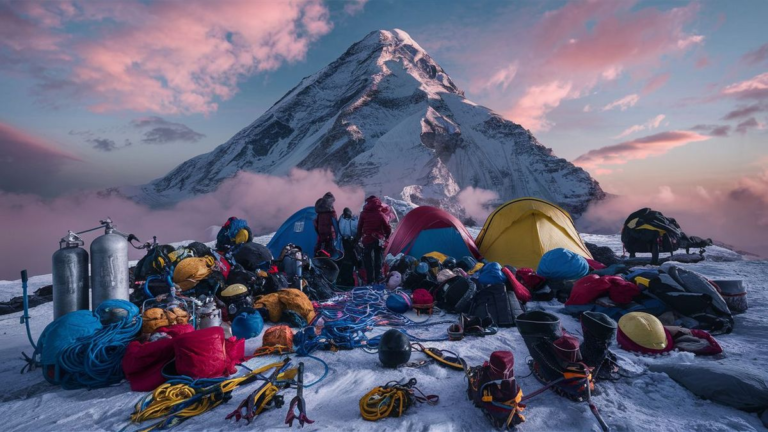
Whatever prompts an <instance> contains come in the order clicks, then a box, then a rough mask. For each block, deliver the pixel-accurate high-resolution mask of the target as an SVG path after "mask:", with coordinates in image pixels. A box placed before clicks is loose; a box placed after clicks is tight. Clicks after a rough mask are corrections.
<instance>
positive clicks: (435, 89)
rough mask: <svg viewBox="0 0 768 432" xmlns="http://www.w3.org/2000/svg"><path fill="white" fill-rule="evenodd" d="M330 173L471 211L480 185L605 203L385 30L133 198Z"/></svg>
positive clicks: (577, 175) (587, 182) (573, 171)
mask: <svg viewBox="0 0 768 432" xmlns="http://www.w3.org/2000/svg"><path fill="white" fill-rule="evenodd" d="M296 167H298V168H302V169H307V170H310V169H329V170H331V171H333V173H334V175H335V176H336V180H337V181H338V182H339V183H340V184H343V185H354V186H359V187H362V188H364V189H365V190H366V193H374V194H380V195H387V196H390V197H394V198H395V199H402V200H403V201H406V202H410V203H415V204H431V205H439V206H442V207H445V208H448V209H450V210H454V211H457V212H459V213H460V212H461V208H460V206H459V205H458V200H457V196H458V193H459V192H460V191H461V190H462V189H464V188H466V187H468V186H472V187H475V188H482V189H488V190H493V191H496V192H497V193H498V194H499V197H500V199H502V200H507V199H511V198H516V197H521V196H536V197H540V198H544V199H548V200H550V201H553V202H556V203H558V204H561V205H562V206H564V207H566V208H567V209H569V210H571V211H572V212H574V213H576V214H579V213H581V212H582V211H583V210H584V209H585V208H586V206H587V205H588V203H589V202H590V201H592V200H594V199H600V198H602V197H603V196H604V193H603V191H602V190H601V189H600V187H599V185H598V184H597V182H595V181H594V180H593V179H592V178H591V177H590V176H589V174H587V173H586V172H585V171H583V170H582V169H581V168H577V167H575V166H573V165H572V164H570V163H569V162H567V161H565V160H564V159H559V158H557V157H555V156H554V155H552V151H551V150H550V149H548V148H546V147H544V146H542V145H541V144H539V143H538V141H536V139H535V138H534V137H533V136H532V135H531V133H530V132H529V131H527V130H525V129H523V128H522V127H520V126H519V125H517V124H515V123H512V122H511V121H508V120H506V119H504V118H502V117H501V116H499V115H498V114H496V113H494V112H493V111H491V110H489V109H487V108H485V107H482V106H480V105H477V104H475V103H473V102H471V101H469V100H467V99H466V98H465V97H464V93H463V92H462V91H461V90H460V89H459V88H458V87H457V86H456V85H455V84H454V82H453V81H452V80H451V78H450V77H449V76H448V74H447V73H446V72H445V70H443V68H442V67H440V65H439V64H437V62H435V60H434V59H432V57H430V55H429V54H428V53H427V52H426V51H425V50H424V49H423V48H422V47H421V46H419V44H418V43H416V42H415V41H414V40H413V39H412V38H411V37H410V35H408V33H406V32H404V31H402V30H399V29H395V30H379V31H375V32H372V33H369V34H368V35H367V36H365V37H364V38H363V39H362V40H361V41H359V42H357V43H355V44H353V45H352V46H351V47H350V48H349V49H347V51H346V52H344V53H343V54H342V55H341V56H340V57H339V58H338V59H336V60H335V61H333V62H332V63H331V64H329V65H328V66H326V67H324V68H323V69H321V70H319V71H318V72H316V73H315V74H313V75H310V76H308V77H306V78H304V79H302V80H301V82H299V84H298V85H297V86H296V87H294V88H293V89H291V90H290V91H289V92H288V93H287V94H286V95H285V96H283V97H282V98H281V99H280V100H278V101H277V102H276V103H275V104H274V105H273V106H272V107H271V108H270V109H269V110H267V111H266V112H265V113H264V114H263V115H261V116H260V117H259V118H258V119H256V120H255V121H254V122H253V123H251V124H250V125H249V126H247V127H246V128H244V129H243V130H241V131H240V132H238V133H237V134H236V135H235V136H234V137H232V138H231V139H230V140H229V141H227V142H226V143H224V144H222V145H220V146H219V147H217V148H216V149H215V150H213V151H212V152H210V153H208V154H204V155H200V156H197V157H195V158H193V159H190V160H189V161H187V162H185V163H183V164H181V165H180V166H178V167H177V168H176V169H174V170H173V171H172V172H170V173H169V174H168V175H166V176H165V177H163V178H160V179H157V180H155V181H153V182H151V183H149V184H147V185H144V186H142V187H140V188H123V189H122V192H123V193H124V194H126V195H130V196H132V197H133V198H134V199H137V200H139V201H143V202H147V203H151V204H165V203H169V202H174V201H180V200H183V199H186V198H188V197H191V196H194V195H197V194H202V193H208V192H212V191H214V190H215V189H216V188H217V187H218V185H219V184H220V183H221V182H222V181H223V180H225V179H227V178H230V177H233V176H234V175H235V174H236V173H237V172H238V171H240V170H247V171H252V172H260V173H266V174H272V175H285V174H287V173H288V172H289V171H290V170H291V169H293V168H296Z"/></svg>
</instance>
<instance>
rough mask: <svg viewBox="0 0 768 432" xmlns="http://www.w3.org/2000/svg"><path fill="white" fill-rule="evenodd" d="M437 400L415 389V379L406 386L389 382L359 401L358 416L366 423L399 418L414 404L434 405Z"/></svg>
mask: <svg viewBox="0 0 768 432" xmlns="http://www.w3.org/2000/svg"><path fill="white" fill-rule="evenodd" d="M415 392H419V394H420V395H421V396H417V395H416V394H415ZM439 399H440V398H439V397H438V396H436V395H425V394H424V393H422V391H421V390H419V389H418V388H416V379H411V380H409V381H408V382H407V383H406V384H399V383H396V382H390V383H387V384H386V385H384V386H383V387H376V388H374V389H373V390H371V391H369V392H368V393H366V394H365V396H363V397H362V399H360V415H362V417H363V420H367V421H376V420H380V419H382V418H384V417H400V416H402V415H403V413H404V412H405V411H406V410H407V409H408V408H410V406H411V405H413V404H414V403H415V402H419V403H422V402H426V403H427V404H429V405H435V404H436V403H437V402H438V401H439Z"/></svg>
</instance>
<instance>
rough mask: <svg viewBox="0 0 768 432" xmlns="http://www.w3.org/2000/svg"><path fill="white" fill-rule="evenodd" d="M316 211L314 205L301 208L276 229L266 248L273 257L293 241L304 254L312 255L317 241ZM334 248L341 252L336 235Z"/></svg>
mask: <svg viewBox="0 0 768 432" xmlns="http://www.w3.org/2000/svg"><path fill="white" fill-rule="evenodd" d="M316 216H317V213H316V212H315V208H314V207H306V208H303V209H301V210H299V211H297V212H296V213H294V214H293V215H292V216H291V217H289V218H288V220H286V221H285V222H283V225H281V226H280V228H279V229H278V230H277V232H276V233H275V235H274V236H273V237H272V240H270V241H269V244H268V245H267V248H269V251H270V252H272V256H274V257H275V258H277V257H279V256H280V252H282V251H283V248H284V247H285V245H287V244H288V243H293V244H295V245H296V246H298V247H300V248H301V250H302V251H304V253H305V254H307V255H309V256H312V255H313V253H314V251H315V244H316V243H317V232H315V225H314V223H315V217H316ZM334 227H335V228H336V232H339V225H338V221H336V220H334ZM336 250H337V252H338V253H343V251H344V246H343V245H342V243H341V236H337V237H336Z"/></svg>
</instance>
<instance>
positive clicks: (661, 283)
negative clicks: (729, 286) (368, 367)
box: [648, 262, 733, 334]
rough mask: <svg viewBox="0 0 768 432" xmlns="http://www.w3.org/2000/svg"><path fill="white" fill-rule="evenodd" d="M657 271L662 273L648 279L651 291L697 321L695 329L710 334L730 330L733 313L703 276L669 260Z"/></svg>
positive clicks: (673, 307)
mask: <svg viewBox="0 0 768 432" xmlns="http://www.w3.org/2000/svg"><path fill="white" fill-rule="evenodd" d="M661 270H662V271H663V272H664V273H661V274H659V276H658V277H656V278H653V279H651V280H650V281H649V284H648V288H649V291H650V292H651V294H653V295H654V296H655V297H657V298H658V299H660V300H661V301H663V302H665V303H667V304H668V305H669V306H670V307H671V308H672V309H674V310H676V311H678V312H679V313H681V314H683V315H686V316H688V317H690V318H693V319H695V320H696V321H698V323H699V324H698V325H697V326H696V328H699V329H703V330H707V331H710V332H711V333H712V334H722V333H730V332H731V331H732V330H733V316H732V315H731V311H730V309H728V305H727V304H726V303H725V300H724V299H723V297H722V296H721V295H720V293H718V292H717V289H716V288H715V286H714V285H712V284H711V283H710V282H709V281H708V280H707V279H706V278H704V276H702V275H700V274H698V273H696V272H693V271H690V270H686V269H684V268H682V267H678V266H677V265H675V264H672V263H669V262H667V263H664V264H663V265H662V266H661Z"/></svg>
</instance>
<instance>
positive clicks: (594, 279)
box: [565, 274, 640, 306]
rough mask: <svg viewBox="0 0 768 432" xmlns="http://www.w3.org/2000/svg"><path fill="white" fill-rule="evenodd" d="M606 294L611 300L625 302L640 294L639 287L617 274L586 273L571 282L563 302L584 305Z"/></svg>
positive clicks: (568, 304) (567, 304)
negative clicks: (565, 299) (569, 293)
mask: <svg viewBox="0 0 768 432" xmlns="http://www.w3.org/2000/svg"><path fill="white" fill-rule="evenodd" d="M606 294H608V297H610V299H611V300H612V301H613V302H615V303H619V304H626V303H629V302H631V301H632V299H633V298H635V297H636V296H637V295H638V294H640V288H639V287H638V286H637V285H635V284H633V283H632V282H629V281H626V280H624V279H622V278H620V277H618V276H598V275H595V274H591V275H586V276H584V277H583V278H581V279H579V280H578V281H576V283H575V284H573V289H571V295H570V297H568V301H566V302H565V304H566V306H573V305H586V304H590V303H593V302H594V301H595V300H596V299H598V298H600V297H603V296H604V295H606Z"/></svg>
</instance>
